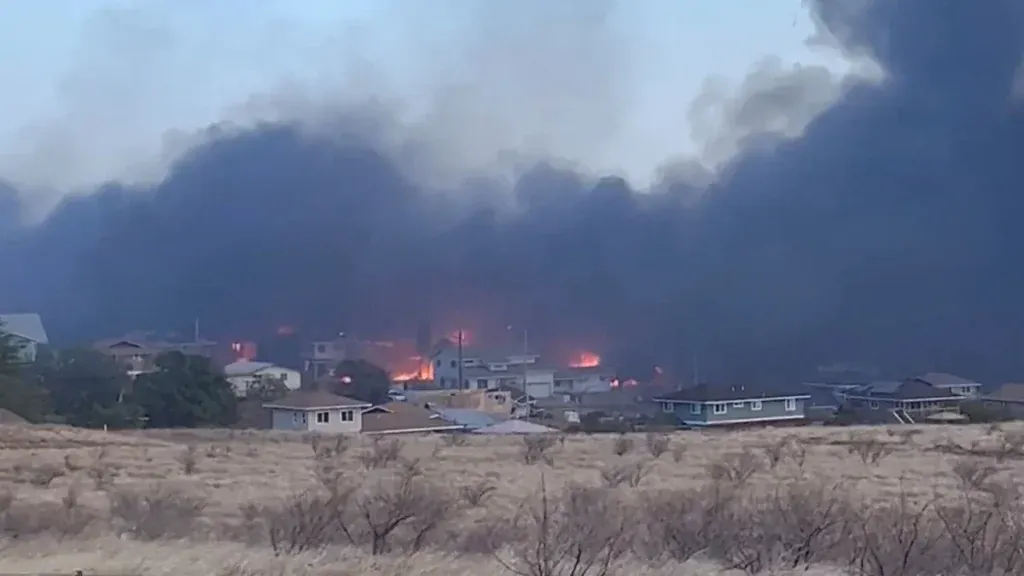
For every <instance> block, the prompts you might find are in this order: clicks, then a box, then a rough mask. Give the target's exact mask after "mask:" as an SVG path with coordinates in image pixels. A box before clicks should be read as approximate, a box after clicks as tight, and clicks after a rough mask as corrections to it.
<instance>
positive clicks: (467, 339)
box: [445, 330, 473, 346]
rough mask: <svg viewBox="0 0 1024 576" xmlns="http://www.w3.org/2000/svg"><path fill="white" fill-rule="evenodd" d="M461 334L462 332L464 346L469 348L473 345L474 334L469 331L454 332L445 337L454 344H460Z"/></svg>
mask: <svg viewBox="0 0 1024 576" xmlns="http://www.w3.org/2000/svg"><path fill="white" fill-rule="evenodd" d="M459 332H462V345H463V346H469V345H471V344H472V343H473V334H472V333H471V332H470V331H469V330H452V332H451V333H450V334H448V335H447V336H445V338H447V339H448V341H449V342H451V343H452V344H458V343H459Z"/></svg>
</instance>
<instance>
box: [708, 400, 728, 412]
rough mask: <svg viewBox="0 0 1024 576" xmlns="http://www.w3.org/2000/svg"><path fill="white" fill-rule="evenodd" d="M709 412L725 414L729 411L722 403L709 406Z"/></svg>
mask: <svg viewBox="0 0 1024 576" xmlns="http://www.w3.org/2000/svg"><path fill="white" fill-rule="evenodd" d="M711 411H712V412H713V413H715V414H725V413H726V412H728V411H729V409H728V408H727V407H726V405H725V403H724V402H719V403H716V404H712V405H711Z"/></svg>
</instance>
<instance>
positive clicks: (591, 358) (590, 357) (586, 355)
mask: <svg viewBox="0 0 1024 576" xmlns="http://www.w3.org/2000/svg"><path fill="white" fill-rule="evenodd" d="M600 365H601V357H600V356H599V355H597V354H595V353H593V352H586V351H584V352H580V353H578V354H576V355H575V356H574V357H573V359H572V360H571V361H569V366H572V367H573V368H594V367H596V366H600Z"/></svg>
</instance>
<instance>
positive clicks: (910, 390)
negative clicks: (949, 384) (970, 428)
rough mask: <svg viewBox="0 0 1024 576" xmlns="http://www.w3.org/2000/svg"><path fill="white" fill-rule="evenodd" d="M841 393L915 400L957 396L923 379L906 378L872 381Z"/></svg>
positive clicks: (861, 396) (865, 396) (864, 396)
mask: <svg viewBox="0 0 1024 576" xmlns="http://www.w3.org/2000/svg"><path fill="white" fill-rule="evenodd" d="M843 394H845V395H848V396H856V397H860V398H885V399H891V400H911V399H913V400H916V399H924V398H935V399H942V398H957V396H955V395H954V394H953V393H952V392H950V391H949V390H948V389H947V388H944V387H936V386H932V385H930V384H928V383H927V382H925V381H924V380H919V379H917V378H908V379H907V380H904V381H902V382H898V381H897V382H873V383H871V384H866V385H864V386H858V387H857V388H850V389H848V390H844V391H843Z"/></svg>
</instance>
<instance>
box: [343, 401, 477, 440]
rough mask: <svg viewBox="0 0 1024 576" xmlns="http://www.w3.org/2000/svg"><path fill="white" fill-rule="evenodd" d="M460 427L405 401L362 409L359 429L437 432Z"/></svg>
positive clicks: (378, 431) (380, 431)
mask: <svg viewBox="0 0 1024 576" xmlns="http://www.w3.org/2000/svg"><path fill="white" fill-rule="evenodd" d="M460 429H462V426H460V425H458V424H452V423H451V422H448V421H446V420H444V419H442V418H441V417H440V416H438V415H437V414H434V413H433V412H431V411H430V410H426V409H424V408H420V407H419V406H414V405H412V404H407V403H405V402H390V403H388V404H382V405H379V406H374V407H372V408H369V409H367V410H364V411H363V427H362V430H361V431H362V432H371V433H377V434H388V433H390V434H395V433H399V432H431V431H435V432H437V431H444V430H460Z"/></svg>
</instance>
